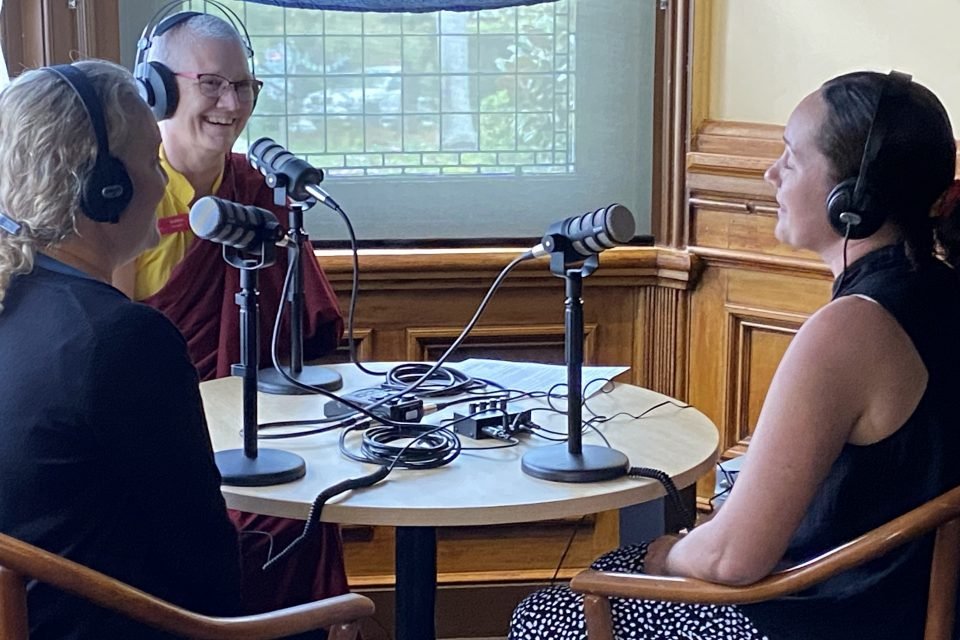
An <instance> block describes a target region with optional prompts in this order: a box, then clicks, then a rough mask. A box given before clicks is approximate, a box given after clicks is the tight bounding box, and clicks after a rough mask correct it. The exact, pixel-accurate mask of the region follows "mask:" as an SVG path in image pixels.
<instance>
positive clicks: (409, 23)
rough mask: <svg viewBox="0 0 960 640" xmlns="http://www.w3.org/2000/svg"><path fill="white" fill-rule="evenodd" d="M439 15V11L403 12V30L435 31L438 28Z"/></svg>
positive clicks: (427, 32) (410, 31) (426, 32)
mask: <svg viewBox="0 0 960 640" xmlns="http://www.w3.org/2000/svg"><path fill="white" fill-rule="evenodd" d="M439 16H440V14H439V13H405V14H403V32H404V33H422V34H432V33H437V32H438V31H439V30H440V17H439Z"/></svg>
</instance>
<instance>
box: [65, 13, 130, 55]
mask: <svg viewBox="0 0 960 640" xmlns="http://www.w3.org/2000/svg"><path fill="white" fill-rule="evenodd" d="M71 3H72V4H74V5H75V6H76V21H77V48H78V49H79V52H80V56H81V57H82V58H100V59H103V60H112V61H113V62H116V63H118V64H119V63H120V12H119V0H70V1H69V2H68V4H71Z"/></svg>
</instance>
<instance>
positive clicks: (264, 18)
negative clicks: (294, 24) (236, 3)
mask: <svg viewBox="0 0 960 640" xmlns="http://www.w3.org/2000/svg"><path fill="white" fill-rule="evenodd" d="M211 13H213V14H214V15H221V16H222V14H221V13H220V12H219V11H215V10H214V11H211ZM238 15H239V14H238ZM244 26H246V28H247V33H249V34H250V36H251V37H253V36H255V35H257V36H262V35H283V8H282V7H274V6H270V5H265V4H256V3H252V2H251V3H249V4H247V5H246V18H245V19H244Z"/></svg>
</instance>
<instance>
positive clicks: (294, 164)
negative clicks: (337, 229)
mask: <svg viewBox="0 0 960 640" xmlns="http://www.w3.org/2000/svg"><path fill="white" fill-rule="evenodd" d="M247 160H248V161H249V162H250V166H251V167H253V168H254V169H256V170H257V171H259V172H260V173H262V174H263V176H264V177H265V178H266V179H267V186H268V187H271V188H276V187H285V188H286V190H287V194H288V195H289V196H290V198H292V199H293V200H296V201H299V202H303V201H305V200H309V199H310V198H311V197H313V198H316V199H317V200H319V201H320V202H322V203H323V204H325V205H327V206H331V207H332V208H333V209H337V208H338V207H339V205H337V206H334V205H336V204H337V203H336V202H335V201H334V200H333V198H331V197H330V194H328V193H327V192H326V191H324V190H323V189H321V188H320V183H321V182H323V170H322V169H317V168H316V167H314V166H312V165H310V163H308V162H306V161H305V160H301V159H300V158H298V157H297V156H295V155H293V154H292V153H290V152H289V151H287V150H286V149H284V148H283V147H282V146H280V145H279V144H277V143H276V142H274V140H273V139H272V138H260V139H258V140H256V141H254V143H253V144H251V145H250V148H249V149H248V150H247Z"/></svg>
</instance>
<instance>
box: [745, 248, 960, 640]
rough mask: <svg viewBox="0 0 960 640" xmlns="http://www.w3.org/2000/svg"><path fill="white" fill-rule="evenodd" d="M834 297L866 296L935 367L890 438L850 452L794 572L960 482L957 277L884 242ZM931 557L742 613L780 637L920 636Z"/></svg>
mask: <svg viewBox="0 0 960 640" xmlns="http://www.w3.org/2000/svg"><path fill="white" fill-rule="evenodd" d="M837 295H839V296H845V295H863V296H866V297H868V298H870V299H872V300H874V301H876V302H877V303H879V304H880V305H881V306H883V307H884V309H886V310H887V311H888V312H889V313H890V314H891V315H892V316H893V317H894V318H895V319H896V321H897V323H899V325H900V326H901V327H902V328H903V330H904V332H906V334H907V335H908V336H909V337H910V340H911V341H912V342H913V345H914V347H915V348H916V350H917V352H918V354H919V355H920V358H921V360H922V361H923V363H924V366H925V367H926V369H927V373H928V376H929V377H928V382H927V388H926V390H925V391H924V393H923V396H922V397H921V399H920V403H919V404H918V406H917V408H916V409H915V410H914V412H913V415H911V416H910V418H908V419H907V421H906V423H904V425H903V426H901V427H900V428H899V429H898V430H897V431H896V432H894V433H893V434H892V435H890V436H888V437H887V438H884V439H883V440H881V441H879V442H876V443H873V444H870V445H868V446H856V445H852V444H847V445H845V446H844V447H843V449H842V451H841V453H840V456H839V457H838V458H837V460H836V461H835V462H834V463H833V466H832V467H831V469H830V472H829V474H828V475H827V477H826V478H825V479H824V481H823V483H822V484H821V485H820V487H819V488H818V490H817V493H816V494H815V495H814V498H813V502H812V503H811V505H810V507H809V508H808V509H807V513H806V514H805V516H804V519H803V521H802V522H801V523H800V526H799V528H798V529H797V531H796V532H795V533H794V535H793V538H792V539H791V541H790V545H789V547H788V549H787V553H786V556H785V558H784V564H786V565H794V564H798V563H800V562H803V561H804V560H807V559H809V558H812V557H815V556H817V555H819V554H821V553H823V552H825V551H827V550H829V549H831V548H834V547H837V546H839V545H841V544H843V543H845V542H848V541H850V540H852V539H854V538H856V537H857V536H860V535H862V534H864V533H866V532H868V531H869V530H871V529H873V528H875V527H877V526H880V525H881V524H884V523H886V522H888V521H890V520H892V519H893V518H895V517H897V516H900V515H903V514H904V513H906V512H907V511H909V510H911V509H913V508H915V507H918V506H920V505H921V504H923V503H924V502H927V501H928V500H930V499H932V498H934V497H936V496H938V495H940V494H941V493H943V492H945V491H946V490H948V489H951V488H953V487H955V486H957V485H958V484H960V466H958V465H957V464H956V460H957V458H958V457H960V429H958V424H960V404H958V403H957V401H956V397H957V393H958V391H960V368H958V367H960V334H958V333H957V326H958V325H960V280H958V277H957V273H956V272H955V271H954V270H953V269H951V268H950V267H948V266H947V265H945V264H943V263H941V262H939V261H937V260H933V259H926V260H924V261H921V262H919V263H918V264H914V263H912V262H911V261H910V259H909V258H908V257H907V255H906V252H905V249H904V246H903V245H893V246H887V247H884V248H882V249H878V250H876V251H874V252H872V253H870V254H868V255H866V256H864V257H863V258H861V259H860V260H858V261H857V262H855V263H854V264H852V265H851V266H850V268H849V269H847V274H846V277H845V278H844V279H843V281H842V287H841V289H840V290H839V291H838V292H837ZM855 330H856V327H850V331H855ZM875 348H876V349H883V348H884V345H882V344H878V345H876V346H875ZM810 427H811V428H816V425H810ZM931 550H932V537H931V536H927V537H925V538H923V539H921V540H918V541H915V542H913V543H909V544H906V545H904V546H901V547H899V548H898V549H896V550H894V551H892V552H890V553H889V554H887V555H886V556H883V557H882V558H879V559H876V560H874V561H872V562H869V563H867V564H865V565H863V566H861V567H858V568H856V569H852V570H850V571H847V572H845V573H843V574H841V575H839V576H837V577H835V578H833V579H831V580H827V581H825V582H823V583H821V584H819V585H817V586H815V587H813V588H811V589H808V590H806V591H804V592H802V593H798V594H796V595H794V596H792V597H789V598H784V599H780V600H775V601H771V602H764V603H759V604H754V605H746V606H744V607H743V610H744V612H745V613H746V614H747V615H748V616H749V617H750V619H751V620H753V621H754V623H755V624H756V625H757V627H758V628H759V629H760V630H762V631H763V632H765V633H766V634H767V635H768V636H769V637H770V638H771V639H772V640H787V639H793V638H797V639H803V640H839V639H841V638H870V639H871V640H910V639H917V640H919V639H920V638H922V637H923V629H924V618H925V611H926V601H927V589H928V581H929V577H930V562H931Z"/></svg>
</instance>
